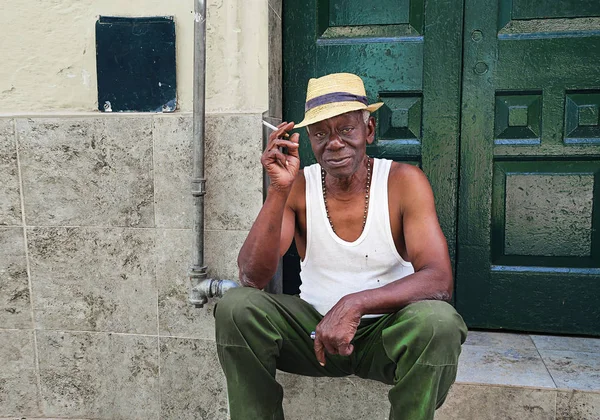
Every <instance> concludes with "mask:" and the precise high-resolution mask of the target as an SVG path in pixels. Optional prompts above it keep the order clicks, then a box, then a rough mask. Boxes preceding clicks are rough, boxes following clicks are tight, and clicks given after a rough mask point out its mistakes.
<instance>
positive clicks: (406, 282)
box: [215, 73, 467, 420]
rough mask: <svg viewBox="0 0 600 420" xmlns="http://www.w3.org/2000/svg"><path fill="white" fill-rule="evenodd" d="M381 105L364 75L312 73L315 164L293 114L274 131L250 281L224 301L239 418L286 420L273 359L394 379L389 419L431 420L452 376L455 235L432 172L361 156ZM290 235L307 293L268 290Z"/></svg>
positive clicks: (244, 266)
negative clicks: (448, 228)
mask: <svg viewBox="0 0 600 420" xmlns="http://www.w3.org/2000/svg"><path fill="white" fill-rule="evenodd" d="M381 105H382V104H381V103H378V104H373V105H367V99H366V96H365V89H364V85H363V82H362V80H361V79H360V77H358V76H355V75H352V74H347V73H340V74H331V75H328V76H324V77H321V78H319V79H311V80H310V81H309V84H308V91H307V100H306V107H305V110H306V112H305V118H304V120H303V121H302V122H301V123H300V124H298V125H296V126H295V127H304V126H306V127H307V130H308V136H309V139H310V143H311V146H312V149H313V152H314V155H315V157H316V159H317V162H318V164H315V165H312V166H309V167H306V168H305V169H304V171H300V170H299V168H300V160H299V155H298V137H299V136H298V134H293V135H292V136H291V137H289V138H286V132H288V131H290V130H292V129H293V128H294V123H285V122H284V123H282V124H280V125H279V127H278V129H277V130H276V131H274V132H273V133H272V134H271V136H270V138H269V144H268V146H267V148H266V150H265V152H264V154H263V156H262V159H261V160H262V164H263V166H264V167H265V168H266V171H267V173H268V175H269V178H270V180H271V184H270V186H269V189H268V194H267V198H266V200H265V203H264V205H263V207H262V209H261V211H260V213H259V215H258V217H257V219H256V221H255V222H254V225H253V226H252V229H251V230H250V233H249V235H248V238H247V239H246V242H245V243H244V245H243V247H242V249H241V250H240V254H239V257H238V265H239V271H240V282H241V283H242V285H243V286H246V287H242V288H239V289H233V290H230V291H228V292H227V293H226V295H225V296H224V297H223V299H222V300H221V301H220V302H219V303H218V304H217V307H216V310H215V317H216V341H217V349H218V355H219V360H220V362H221V366H222V367H223V371H224V373H225V376H226V378H227V389H228V396H229V406H230V414H231V418H232V420H240V419H250V420H255V419H283V410H282V407H281V402H282V398H283V391H282V388H281V386H280V385H279V384H278V383H277V381H276V380H275V372H276V369H280V370H283V371H287V372H291V373H298V374H302V375H309V376H346V375H351V374H355V375H358V376H360V377H363V378H369V379H374V380H377V381H382V382H385V383H388V384H390V385H393V386H392V388H391V390H390V392H389V400H390V403H391V413H390V418H391V419H407V420H421V419H433V415H434V411H435V409H436V408H437V407H439V406H440V405H441V404H442V403H443V401H444V399H445V398H446V395H447V393H448V390H449V388H450V385H451V384H452V383H453V382H454V379H455V377H456V366H457V361H458V356H459V354H460V346H461V344H462V342H464V340H465V338H466V333H467V331H466V327H465V325H464V323H463V321H462V318H461V317H460V315H458V314H457V313H456V311H455V310H454V308H452V306H451V305H449V304H448V303H446V302H445V300H448V299H449V298H450V297H451V293H452V269H451V264H450V259H449V256H448V249H447V245H446V241H445V239H444V236H443V234H442V231H441V229H440V226H439V223H438V219H437V215H436V212H435V206H434V200H433V193H432V191H431V187H430V185H429V182H428V181H427V178H426V177H425V175H424V174H423V173H422V172H421V171H420V170H419V169H418V168H416V167H414V166H411V165H408V164H402V163H396V162H391V161H387V160H381V159H372V158H369V157H368V156H367V154H366V145H367V144H371V143H372V142H373V140H374V136H375V120H374V119H373V117H371V116H370V112H373V111H374V110H376V109H377V108H379V107H380V106H381ZM282 148H287V153H285V154H284V153H283V152H282V151H281V150H282ZM292 239H295V241H296V247H297V249H298V253H299V255H300V257H301V280H302V285H301V288H300V291H301V293H300V297H296V296H289V295H271V294H268V293H266V292H263V291H261V289H263V288H264V287H265V286H266V285H267V283H268V282H269V280H270V279H271V278H272V277H273V275H274V273H275V270H276V268H277V264H278V260H279V258H280V257H281V256H282V255H283V254H284V253H285V252H286V251H287V249H288V248H289V246H290V244H291V242H292ZM312 332H314V334H311V333H312ZM311 335H312V338H311ZM313 338H314V340H313Z"/></svg>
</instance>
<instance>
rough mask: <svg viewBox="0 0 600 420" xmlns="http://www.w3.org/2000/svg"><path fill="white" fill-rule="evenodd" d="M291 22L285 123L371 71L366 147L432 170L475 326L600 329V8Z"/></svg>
mask: <svg viewBox="0 0 600 420" xmlns="http://www.w3.org/2000/svg"><path fill="white" fill-rule="evenodd" d="M283 25H284V42H283V47H284V89H285V90H284V115H285V118H286V119H287V120H294V121H300V120H301V119H302V113H303V107H304V91H305V89H306V83H307V81H308V78H309V77H315V76H321V75H323V74H326V73H331V72H336V71H349V72H354V73H357V74H359V75H361V76H362V77H363V79H364V80H365V82H366V88H367V93H368V96H369V99H370V101H371V102H372V101H376V100H382V101H383V102H385V104H386V106H385V107H383V108H382V109H381V111H380V112H378V114H377V120H378V127H379V129H378V130H379V131H378V133H377V139H378V140H377V142H376V144H374V145H373V147H372V148H371V149H370V150H369V152H370V154H372V155H375V156H382V157H389V158H393V159H395V160H402V161H408V162H415V163H417V164H420V165H421V167H422V168H423V170H424V171H425V173H426V174H427V175H428V177H429V179H430V181H431V184H432V186H433V189H434V193H435V196H436V202H437V209H438V213H439V216H440V222H441V225H442V229H443V230H444V233H445V234H446V237H447V239H448V244H449V247H450V252H451V257H452V259H453V261H455V262H456V267H457V272H456V289H455V299H456V305H457V307H458V309H459V311H460V312H461V314H463V316H464V317H465V319H466V321H467V323H468V325H469V326H470V327H481V328H494V329H512V330H525V331H527V330H528V331H543V332H564V333H584V334H592V335H599V334H600V125H599V109H600V70H599V69H600V1H598V0H538V1H535V2H533V1H529V0H464V19H463V1H462V0H461V1H459V0H453V1H433V0H429V1H427V2H425V1H424V0H396V1H391V0H387V1H379V2H377V3H376V4H375V2H368V3H367V2H360V3H359V2H358V1H352V0H338V1H335V0H329V1H326V0H311V1H306V0H304V1H291V0H290V1H287V2H284V16H283ZM463 25H464V26H463ZM461 63H462V64H461ZM461 66H462V68H461ZM461 79H462V80H461ZM461 95H462V96H461ZM459 110H460V111H459ZM459 129H460V131H459ZM459 134H460V135H459ZM459 138H460V142H459V141H458V139H459ZM301 141H302V146H301V155H302V158H303V161H304V163H305V164H306V163H310V162H311V161H312V160H311V159H312V154H311V152H310V146H309V144H308V140H307V138H306V137H303V138H302V140H301ZM459 150H460V153H459V152H458V151H459ZM457 156H460V171H459V167H458V165H457V162H458V159H457ZM457 178H458V181H459V182H457ZM457 205H458V212H457V211H456V209H457ZM457 225H458V229H456V226H457ZM457 232H458V234H457ZM456 244H458V245H456Z"/></svg>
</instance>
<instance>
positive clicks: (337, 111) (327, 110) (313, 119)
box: [294, 101, 383, 128]
mask: <svg viewBox="0 0 600 420" xmlns="http://www.w3.org/2000/svg"><path fill="white" fill-rule="evenodd" d="M382 105H383V102H377V103H374V104H371V105H368V106H366V105H363V104H360V103H357V102H356V101H349V102H335V103H330V104H324V105H321V106H317V107H315V108H313V109H311V110H309V111H308V112H307V113H306V114H305V115H304V119H303V120H302V121H300V122H299V123H298V124H295V125H294V128H301V127H306V126H307V125H311V124H314V123H318V122H319V121H323V120H326V119H328V118H332V117H337V116H338V115H342V114H345V113H346V112H352V111H359V110H362V109H366V110H367V111H369V112H375V111H377V110H378V109H379V108H381V106H382Z"/></svg>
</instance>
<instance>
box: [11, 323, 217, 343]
mask: <svg viewBox="0 0 600 420" xmlns="http://www.w3.org/2000/svg"><path fill="white" fill-rule="evenodd" d="M0 331H40V332H59V333H77V334H81V333H85V334H111V335H128V336H132V337H148V338H157V337H161V338H176V339H182V340H201V341H207V342H214V341H215V340H214V338H205V337H190V336H185V335H154V334H139V333H124V332H114V331H91V330H69V329H65V328H61V329H53V328H37V329H33V330H31V329H27V328H25V329H24V328H2V327H0Z"/></svg>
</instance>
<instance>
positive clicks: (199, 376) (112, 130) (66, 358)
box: [0, 114, 262, 419]
mask: <svg viewBox="0 0 600 420" xmlns="http://www.w3.org/2000/svg"><path fill="white" fill-rule="evenodd" d="M260 118H261V116H260V115H257V114H231V115H229V114H218V115H217V114H215V115H208V116H207V126H206V138H207V150H206V160H207V163H206V165H207V168H206V176H207V179H208V181H207V190H208V194H207V197H206V221H207V232H206V259H205V260H206V263H207V264H208V265H209V272H210V275H211V276H214V277H215V278H233V279H235V278H237V269H236V257H237V252H238V250H239V247H240V246H241V244H242V242H243V240H244V239H245V236H246V235H247V232H248V230H249V228H250V226H251V223H252V221H253V218H254V217H255V215H256V214H257V213H258V210H259V209H260V206H261V203H262V170H261V167H260V153H261V143H262V139H261V135H262V127H261V124H260ZM191 162H192V118H191V115H190V114H175V115H157V116H146V115H123V116H120V115H100V116H83V117H75V116H71V117H61V118H57V117H52V118H16V119H11V118H4V119H0V198H1V199H2V200H1V205H0V343H1V345H0V418H4V417H6V418H10V417H11V416H13V417H19V418H20V417H42V418H58V417H60V418H80V419H83V418H103V419H104V418H106V419H108V418H119V419H151V418H155V419H156V418H162V419H186V418H189V419H226V418H227V407H226V391H225V387H224V379H223V376H222V374H221V371H220V367H219V365H218V361H217V359H216V351H215V349H214V331H213V326H214V324H213V321H212V305H207V306H206V307H205V308H202V309H196V308H193V307H191V306H190V305H188V304H187V288H188V279H187V277H186V273H187V270H188V268H189V266H190V264H191V260H190V258H191V252H190V251H191V246H192V231H191V217H192V212H193V202H192V198H191V193H190V191H191V186H190V176H191V166H192V164H191Z"/></svg>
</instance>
